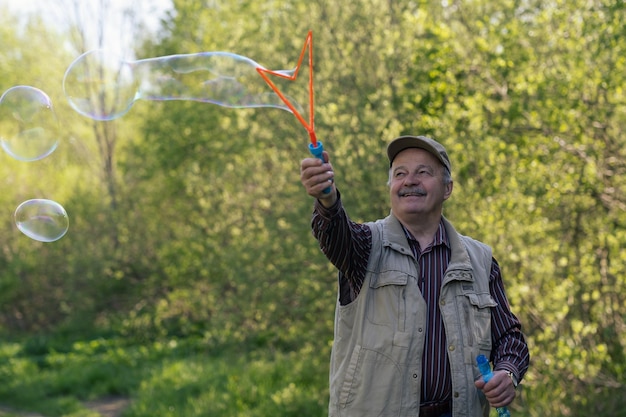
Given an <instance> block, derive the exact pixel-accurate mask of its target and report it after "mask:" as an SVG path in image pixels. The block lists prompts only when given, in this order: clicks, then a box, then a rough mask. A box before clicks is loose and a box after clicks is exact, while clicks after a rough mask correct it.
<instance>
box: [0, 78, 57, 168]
mask: <svg viewBox="0 0 626 417" xmlns="http://www.w3.org/2000/svg"><path fill="white" fill-rule="evenodd" d="M58 135H59V125H58V121H57V118H56V115H55V114H54V111H53V108H52V101H51V100H50V98H49V97H48V95H47V94H46V93H44V92H43V91H41V90H40V89H38V88H35V87H30V86H25V85H18V86H15V87H12V88H10V89H8V90H7V91H6V92H5V93H4V94H3V95H2V97H0V144H1V145H2V148H3V149H4V151H5V152H6V153H7V154H9V155H10V156H12V157H13V158H15V159H17V160H19V161H36V160H40V159H43V158H45V157H46V156H48V155H50V154H51V153H52V152H54V150H55V149H56V148H57V144H58Z"/></svg>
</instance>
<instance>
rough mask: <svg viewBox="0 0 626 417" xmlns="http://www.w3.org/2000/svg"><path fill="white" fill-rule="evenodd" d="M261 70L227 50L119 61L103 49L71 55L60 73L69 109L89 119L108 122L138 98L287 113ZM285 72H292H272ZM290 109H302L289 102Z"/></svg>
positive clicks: (258, 66)
mask: <svg viewBox="0 0 626 417" xmlns="http://www.w3.org/2000/svg"><path fill="white" fill-rule="evenodd" d="M257 68H263V67H261V66H260V65H259V64H257V63H256V62H254V61H253V60H251V59H250V58H247V57H244V56H241V55H237V54H233V53H230V52H200V53H196V54H180V55H169V56H163V57H158V58H147V59H142V60H137V61H128V60H123V59H121V58H119V57H117V56H115V55H112V54H110V53H109V52H107V51H105V50H100V49H98V50H93V51H89V52H86V53H84V54H82V55H81V56H79V57H78V58H76V60H74V62H72V64H71V65H70V66H69V67H68V68H67V70H66V72H65V76H64V77H63V90H64V92H65V95H66V97H67V99H68V101H69V103H70V105H71V106H72V108H73V109H74V110H76V111H77V112H78V113H80V114H82V115H83V116H87V117H89V118H91V119H94V120H113V119H116V118H118V117H121V116H123V115H124V114H126V113H127V112H128V111H129V110H130V108H131V107H132V106H133V104H134V102H135V101H137V100H140V99H143V100H155V101H164V100H192V101H200V102H205V103H213V104H217V105H220V106H223V107H231V108H244V107H275V108H279V109H283V110H287V111H289V112H291V110H290V109H289V107H288V106H287V105H285V103H284V101H283V100H282V99H281V98H280V97H279V96H278V95H277V94H276V93H274V92H271V91H268V88H267V85H266V84H265V82H264V81H263V79H262V78H261V77H260V76H259V74H258V72H257ZM274 72H276V73H279V74H283V75H284V76H290V75H293V74H294V72H295V69H294V70H279V71H274ZM291 102H292V103H293V104H294V107H295V108H297V109H299V110H301V107H300V106H299V105H298V104H297V103H296V102H295V100H291Z"/></svg>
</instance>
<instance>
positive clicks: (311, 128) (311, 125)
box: [256, 31, 318, 147]
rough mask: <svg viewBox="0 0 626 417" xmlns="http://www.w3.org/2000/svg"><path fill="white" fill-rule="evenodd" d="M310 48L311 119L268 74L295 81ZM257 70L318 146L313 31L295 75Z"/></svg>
mask: <svg viewBox="0 0 626 417" xmlns="http://www.w3.org/2000/svg"><path fill="white" fill-rule="evenodd" d="M307 48H308V50H309V121H308V122H307V121H306V120H304V117H302V115H301V114H300V112H299V111H298V110H296V108H295V107H294V105H293V104H292V103H291V102H290V101H289V99H288V98H287V97H285V95H284V94H283V93H282V92H281V91H280V90H279V89H278V87H276V85H275V84H274V82H272V80H271V79H270V78H269V77H268V75H267V74H271V75H274V76H276V77H281V78H286V79H288V80H289V81H294V80H295V79H296V78H297V77H298V72H299V71H300V67H301V66H302V60H303V59H304V53H305V52H306V50H307ZM256 70H257V72H258V73H259V75H260V76H261V77H263V79H264V80H265V82H266V83H267V84H268V85H269V86H270V87H271V88H272V90H274V92H275V93H276V94H277V95H278V97H280V99H281V100H282V101H283V102H284V103H285V105H286V106H287V107H288V108H289V110H291V112H292V113H293V114H294V116H296V118H297V119H298V120H299V121H300V123H301V124H302V126H304V128H305V129H306V130H307V132H308V133H309V138H310V139H311V144H312V145H313V147H317V146H318V140H317V137H316V136H315V125H314V117H315V116H314V114H315V113H314V104H313V102H314V100H313V32H312V31H309V33H308V35H307V37H306V40H305V41H304V46H303V47H302V52H300V58H299V59H298V65H297V66H296V69H295V71H294V73H293V75H286V74H284V73H283V72H280V71H272V70H268V69H265V68H261V67H257V69H256Z"/></svg>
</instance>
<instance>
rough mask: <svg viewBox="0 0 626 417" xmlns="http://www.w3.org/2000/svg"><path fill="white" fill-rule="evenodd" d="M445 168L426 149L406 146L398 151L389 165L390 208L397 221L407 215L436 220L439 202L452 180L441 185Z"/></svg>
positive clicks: (447, 192) (405, 217)
mask: <svg viewBox="0 0 626 417" xmlns="http://www.w3.org/2000/svg"><path fill="white" fill-rule="evenodd" d="M444 170H445V168H444V167H443V165H442V164H441V162H439V160H438V159H437V158H436V157H435V156H434V155H432V154H431V153H430V152H428V151H425V150H423V149H419V148H409V149H405V150H403V151H402V152H400V153H399V154H398V155H397V156H396V157H395V159H394V160H393V163H392V165H391V174H390V178H389V194H390V200H391V210H392V211H393V213H394V214H395V215H396V217H398V218H399V219H400V220H402V221H404V222H410V220H411V216H413V215H418V216H420V217H423V218H424V219H427V218H429V216H433V220H434V219H437V221H438V219H439V216H440V215H441V212H442V208H443V202H444V201H445V200H447V199H448V197H450V194H451V193H452V182H450V183H449V184H444Z"/></svg>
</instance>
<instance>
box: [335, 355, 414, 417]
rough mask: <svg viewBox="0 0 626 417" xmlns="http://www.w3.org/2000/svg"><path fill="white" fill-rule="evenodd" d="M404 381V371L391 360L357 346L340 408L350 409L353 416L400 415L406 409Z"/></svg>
mask: <svg viewBox="0 0 626 417" xmlns="http://www.w3.org/2000/svg"><path fill="white" fill-rule="evenodd" d="M400 381H401V371H400V368H399V367H398V365H397V363H395V362H394V361H393V360H392V359H391V358H390V357H388V356H386V355H384V354H382V353H380V352H376V351H373V350H370V349H365V348H363V347H361V346H358V345H357V346H355V348H354V350H353V351H352V355H351V357H350V363H349V364H348V367H347V369H346V373H345V378H344V381H343V383H342V384H341V389H340V392H339V407H340V408H341V409H350V410H351V412H350V413H349V415H362V416H381V415H385V416H386V415H397V414H398V413H399V411H400V409H401V407H402V394H401V392H402V389H400V388H399V386H398V384H399V383H400ZM352 404H354V407H351V405H352Z"/></svg>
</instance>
